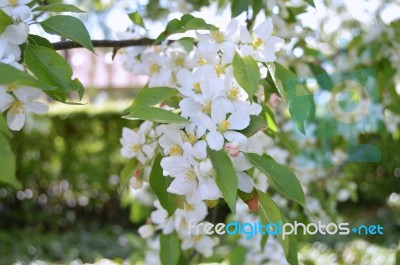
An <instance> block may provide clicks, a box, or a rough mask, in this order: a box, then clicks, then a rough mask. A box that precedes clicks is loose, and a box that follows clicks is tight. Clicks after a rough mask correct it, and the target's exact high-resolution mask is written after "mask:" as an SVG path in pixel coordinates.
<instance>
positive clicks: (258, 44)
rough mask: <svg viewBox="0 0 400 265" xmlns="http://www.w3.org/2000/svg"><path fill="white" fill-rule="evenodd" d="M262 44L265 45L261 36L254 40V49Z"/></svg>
mask: <svg viewBox="0 0 400 265" xmlns="http://www.w3.org/2000/svg"><path fill="white" fill-rule="evenodd" d="M261 45H263V40H262V39H261V38H257V39H256V40H255V41H253V47H254V49H256V50H257V49H259V48H260V47H261Z"/></svg>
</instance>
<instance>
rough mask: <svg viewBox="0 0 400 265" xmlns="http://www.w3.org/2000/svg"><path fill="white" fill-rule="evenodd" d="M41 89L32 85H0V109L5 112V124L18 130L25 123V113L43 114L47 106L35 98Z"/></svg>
mask: <svg viewBox="0 0 400 265" xmlns="http://www.w3.org/2000/svg"><path fill="white" fill-rule="evenodd" d="M41 95H42V91H40V90H39V89H37V88H33V87H18V86H8V87H5V86H0V111H1V112H4V111H6V110H8V112H7V124H8V127H9V128H10V129H11V130H13V131H19V130H21V129H22V127H23V126H24V124H25V119H26V113H27V112H32V113H36V114H45V113H46V112H47V111H48V109H49V107H48V106H47V105H46V104H45V103H42V102H36V100H37V99H38V98H39V97H40V96H41Z"/></svg>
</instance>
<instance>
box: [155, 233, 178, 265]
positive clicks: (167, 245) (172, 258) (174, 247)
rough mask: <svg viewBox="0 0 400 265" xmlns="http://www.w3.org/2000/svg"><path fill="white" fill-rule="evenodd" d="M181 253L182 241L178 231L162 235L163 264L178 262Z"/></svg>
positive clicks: (173, 264)
mask: <svg viewBox="0 0 400 265" xmlns="http://www.w3.org/2000/svg"><path fill="white" fill-rule="evenodd" d="M180 254H181V249H180V242H179V238H178V234H177V233H176V231H174V232H173V233H171V234H169V235H164V234H161V235H160V261H161V264H162V265H176V264H178V261H179V257H180Z"/></svg>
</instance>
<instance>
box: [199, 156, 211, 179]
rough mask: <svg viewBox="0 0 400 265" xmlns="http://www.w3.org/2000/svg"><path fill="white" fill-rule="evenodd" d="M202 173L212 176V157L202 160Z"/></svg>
mask: <svg viewBox="0 0 400 265" xmlns="http://www.w3.org/2000/svg"><path fill="white" fill-rule="evenodd" d="M199 169H200V174H201V175H203V176H210V175H211V173H212V169H213V165H212V163H211V160H210V159H208V158H207V159H205V160H204V161H202V162H200V166H199Z"/></svg>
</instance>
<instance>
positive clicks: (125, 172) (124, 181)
mask: <svg viewBox="0 0 400 265" xmlns="http://www.w3.org/2000/svg"><path fill="white" fill-rule="evenodd" d="M136 166H137V161H136V158H132V159H130V160H129V161H128V163H126V165H125V166H124V168H123V169H122V171H121V180H120V182H119V190H120V192H122V191H124V190H125V189H126V187H127V186H128V182H129V179H130V178H131V177H132V176H133V174H134V170H135V168H136Z"/></svg>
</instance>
